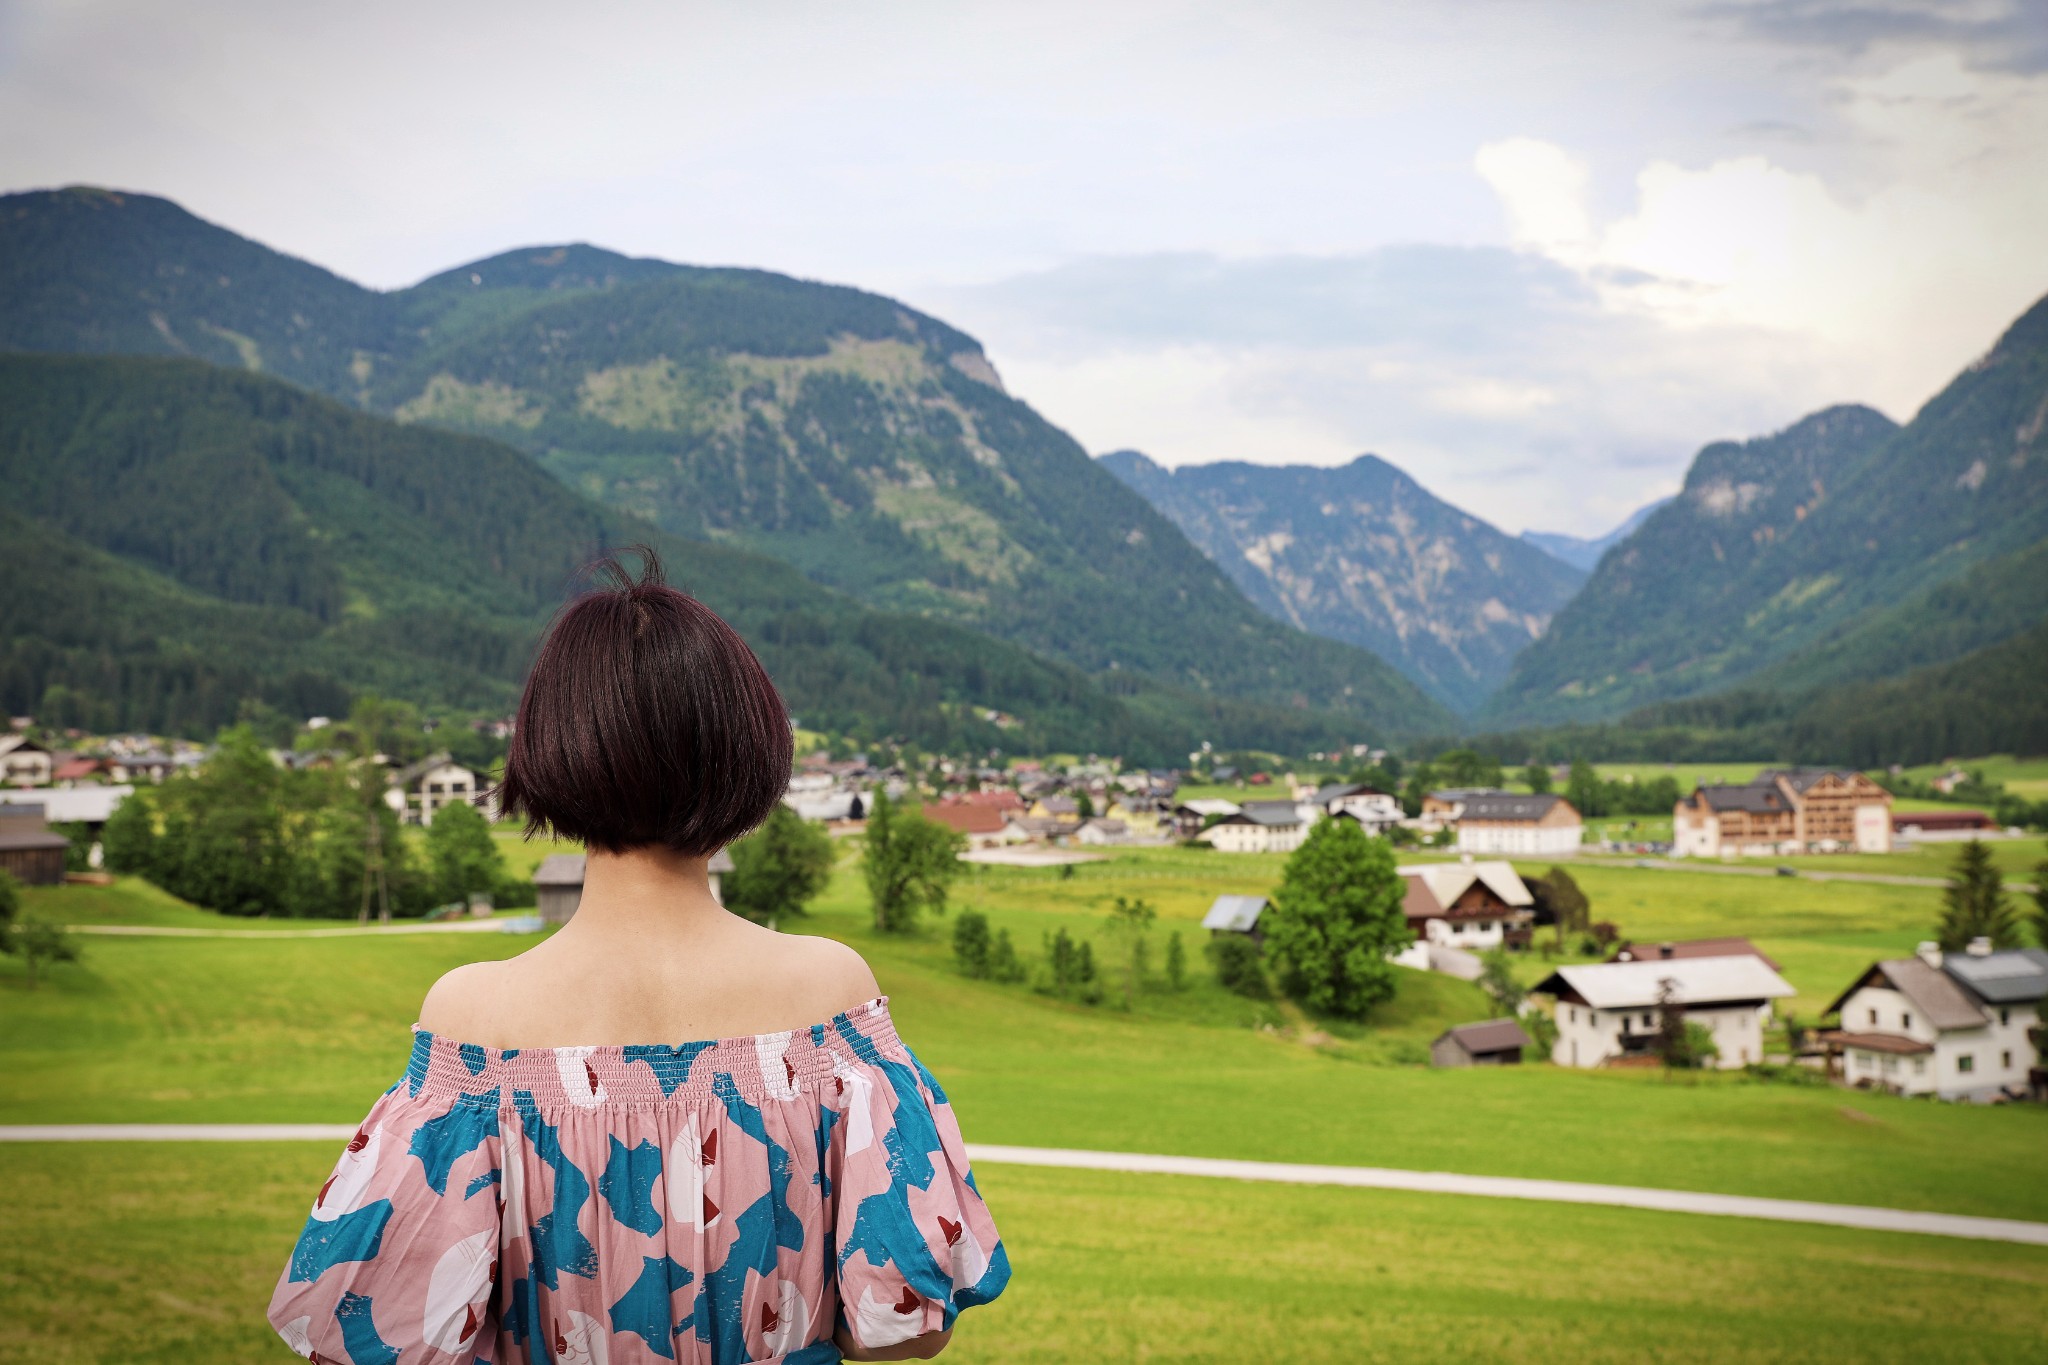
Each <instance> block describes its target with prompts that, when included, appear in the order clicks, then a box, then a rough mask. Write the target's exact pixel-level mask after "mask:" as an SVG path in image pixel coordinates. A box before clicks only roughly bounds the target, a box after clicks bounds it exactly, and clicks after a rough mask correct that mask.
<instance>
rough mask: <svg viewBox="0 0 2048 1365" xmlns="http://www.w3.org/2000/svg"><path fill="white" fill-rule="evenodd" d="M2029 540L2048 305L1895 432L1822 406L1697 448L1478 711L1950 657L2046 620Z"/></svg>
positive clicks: (2044, 499) (1873, 418)
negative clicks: (1800, 417) (1672, 490)
mask: <svg viewBox="0 0 2048 1365" xmlns="http://www.w3.org/2000/svg"><path fill="white" fill-rule="evenodd" d="M2044 540H2048V300H2044V301H2042V302H2041V303H2037V304H2036V305H2034V307H2032V308H2031V309H2029V310H2028V311H2027V313H2026V314H2025V315H2023V316H2022V317H2021V318H2020V319H2019V320H2018V321H2017V322H2015V323H2014V324H2013V325H2012V327H2011V328H2009V329H2008V330H2007V331H2006V333H2005V335H2004V336H2002V337H2000V338H1999V340H1998V342H1997V344H1996V345H1995V346H1993V347H1992V348H1991V349H1990V351H1989V352H1987V353H1986V354H1985V356H1984V357H1983V358H1982V359H1980V360H1978V361H1977V362H1976V363H1974V364H1973V365H1971V366H1970V368H1969V369H1967V370H1965V371H1964V372H1963V373H1962V374H1961V375H1958V376H1957V377H1956V379H1955V380H1954V381H1953V382H1952V383H1950V384H1949V386H1948V387H1947V388H1946V389H1944V390H1943V391H1942V392H1941V393H1940V394H1938V395H1937V396H1936V397H1935V398H1933V399H1932V400H1930V401H1929V402H1928V404H1927V405H1926V407H1924V408H1922V409H1921V411H1920V412H1919V413H1918V414H1917V415H1916V416H1915V417H1914V418H1913V420H1912V421H1911V422H1910V423H1909V424H1907V425H1906V426H1905V427H1903V428H1899V429H1896V430H1892V429H1890V425H1889V423H1887V422H1886V421H1885V419H1883V418H1882V417H1880V416H1879V415H1878V414H1876V413H1873V412H1870V411H1869V410H1868V409H1856V408H1835V409H1830V410H1829V411H1827V412H1824V413H1819V414H1816V415H1815V416H1813V417H1809V418H1807V419H1806V420H1805V421H1803V422H1800V423H1798V424H1797V425H1795V426H1793V427H1792V428H1790V429H1788V430H1787V431H1785V432H1781V433H1779V434H1778V435H1776V436H1773V437H1768V438H1765V439H1763V440H1759V441H1752V442H1749V443H1747V444H1745V445H1741V446H1735V445H1718V446H1709V447H1708V448H1707V449H1706V450H1704V451H1702V452H1701V453H1700V455H1699V457H1698V459H1697V460H1695V462H1694V464H1693V468H1692V470H1691V471H1690V472H1689V473H1688V474H1687V476H1686V488H1685V492H1684V493H1683V494H1682V495H1681V496H1680V497H1679V498H1678V499H1677V500H1676V501H1675V502H1673V503H1672V504H1670V505H1668V506H1666V507H1664V508H1661V509H1660V510H1659V511H1658V512H1657V513H1656V514H1655V515H1653V516H1652V517H1651V518H1650V519H1649V520H1648V521H1647V522H1646V523H1644V525H1643V526H1642V527H1641V528H1640V529H1639V530H1638V531H1637V532H1636V533H1635V534H1634V535H1633V536H1632V537H1630V538H1629V539H1628V540H1627V541H1626V542H1624V543H1623V544H1622V545H1620V546H1619V547H1617V548H1616V549H1615V550H1614V551H1612V552H1610V553H1609V554H1608V556H1607V557H1606V559H1605V560H1604V561H1602V563H1601V565H1600V567H1599V569H1598V570H1597V571H1596V572H1595V573H1594V575H1593V577H1592V579H1591V580H1590V581H1589V582H1588V583H1587V585H1586V588H1585V590H1584V591H1583V592H1581V593H1580V595H1579V596H1578V597H1577V598H1576V599H1574V600H1573V602H1572V603H1571V605H1570V606H1568V607H1567V608H1566V609H1565V610H1564V611H1562V612H1560V613H1559V615H1558V618H1557V620H1556V622H1555V623H1554V625H1553V627H1552V629H1551V631H1550V633H1549V634H1548V635H1547V636H1546V637H1545V638H1544V639H1543V640H1541V641H1539V642H1538V643H1537V644H1536V645H1535V646H1533V647H1531V648H1530V649H1529V650H1528V651H1527V652H1526V653H1524V654H1523V655H1522V657H1521V659H1520V660H1518V661H1517V663H1516V667H1515V671H1514V674H1513V675H1512V676H1511V677H1510V679H1509V680H1508V683H1507V684H1506V686H1505V687H1504V688H1503V690H1502V692H1501V694H1500V696H1499V697H1498V698H1497V699H1496V701H1495V702H1494V704H1493V706H1492V707H1491V709H1490V713H1489V714H1490V715H1491V716H1492V717H1493V718H1495V719H1501V720H1509V719H1512V720H1522V721H1543V720H1568V719H1583V718H1596V717H1600V716H1612V715H1616V714H1619V713H1621V712H1624V711H1627V710H1629V709H1631V708H1632V707H1636V706H1640V705H1642V704H1644V703H1647V702H1652V701H1655V700H1658V699H1662V698H1674V697H1683V696H1690V695H1697V694H1700V693H1705V692H1711V691H1719V690H1723V689H1726V688H1729V687H1732V686H1736V685H1744V686H1750V685H1754V686H1762V687H1771V688H1774V689H1776V688H1783V687H1787V686H1797V685H1799V684H1801V683H1812V682H1819V681H1823V680H1829V679H1869V678H1880V677H1892V676H1896V674H1897V672H1898V671H1899V669H1900V667H1901V666H1902V665H1911V664H1932V663H1943V662H1947V661H1949V660H1953V659H1956V658H1958V657H1960V656H1961V655H1963V654H1966V653H1968V652H1970V651H1972V650H1974V649H1978V648H1982V647H1986V646H1990V645H1994V644H1997V643H1998V642H2000V641H2002V640H2006V639H2010V638H2012V637H2013V636H2015V635H2017V634H2018V633H2019V632H2020V631H2021V630H2024V629H2026V628H2027V627H2030V626H2033V625H2035V624H2038V623H2039V622H2040V621H2041V620H2042V619H2043V612H2042V611H2041V599H2040V589H2039V586H2038V584H2039V582H2040V581H2041V577H2042V575H2041V572H2040V566H2041V561H2040V554H2039V546H2040V545H2041V544H2042V542H2043V541H2044Z"/></svg>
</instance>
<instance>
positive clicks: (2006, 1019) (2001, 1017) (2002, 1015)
mask: <svg viewBox="0 0 2048 1365" xmlns="http://www.w3.org/2000/svg"><path fill="white" fill-rule="evenodd" d="M1998 1022H1999V1023H2001V1024H2010V1023H2011V1022H2012V1011H2011V1010H2000V1011H1999V1012H1998Z"/></svg>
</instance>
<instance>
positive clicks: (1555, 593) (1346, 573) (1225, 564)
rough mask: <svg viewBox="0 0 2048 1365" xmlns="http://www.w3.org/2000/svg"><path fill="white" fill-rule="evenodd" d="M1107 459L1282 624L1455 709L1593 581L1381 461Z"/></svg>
mask: <svg viewBox="0 0 2048 1365" xmlns="http://www.w3.org/2000/svg"><path fill="white" fill-rule="evenodd" d="M1098 463H1100V464H1101V465H1102V466H1103V467H1104V468H1106V469H1108V470H1109V471H1110V472H1111V473H1113V474H1115V475H1116V476H1117V477H1118V478H1119V479H1121V480H1123V482H1124V483H1126V484H1127V485H1129V486H1130V487H1132V488H1133V489H1135V490H1137V491H1138V492H1139V493H1141V494H1143V495H1144V496H1145V498H1146V499H1147V500H1148V501H1149V502H1151V503H1152V504H1153V506H1155V507H1157V508H1158V509H1159V510H1160V511H1161V512H1163V513H1164V514H1166V516H1167V517H1168V518H1169V519H1171V520H1172V521H1173V522H1175V524H1177V525H1178V526H1179V527H1180V529H1181V530H1182V532H1183V533H1185V534H1186V535H1187V537H1188V538H1189V539H1190V540H1192V541H1193V542H1194V543H1195V545H1196V546H1197V547H1198V548H1200V549H1201V550H1202V551H1203V552H1204V553H1205V554H1207V555H1208V556H1209V557H1210V559H1211V560H1213V561H1214V562H1215V563H1216V564H1217V565H1218V566H1219V567H1221V568H1222V569H1223V570H1224V572H1225V573H1226V574H1228V575H1229V576H1230V578H1231V580H1232V581H1233V582H1235V583H1236V584H1237V586H1238V587H1239V589H1240V590H1241V591H1243V592H1244V594H1245V595H1246V596H1247V597H1248V598H1250V599H1251V600H1252V602H1253V603H1254V604H1255V605H1257V606H1259V607H1260V608H1261V609H1262V610H1264V611H1265V612H1266V613H1267V614H1268V615H1271V616H1273V617H1274V618H1276V619H1278V620H1283V621H1286V622H1288V623H1289V624H1290V625H1294V626H1297V627H1299V628H1301V629H1304V630H1310V631H1313V632H1315V633H1316V634H1319V635H1324V636H1327V637H1329V638H1333V639H1339V640H1344V641H1346V642H1347V643H1351V644H1355V645H1359V646H1360V647H1362V648H1366V649H1370V650H1372V651H1373V652H1374V653H1376V654H1378V655H1379V656H1380V657H1382V658H1385V659H1388V660H1390V661H1392V662H1393V663H1394V664H1395V666H1396V667H1398V668H1400V669H1401V670H1402V671H1403V672H1404V673H1406V674H1407V675H1408V677H1409V678H1410V679H1412V680H1413V681H1415V682H1417V683H1418V684H1419V685H1421V686H1423V687H1424V688H1425V689H1427V690H1428V691H1430V693H1431V695H1433V696H1434V697H1436V698H1437V700H1439V701H1441V702H1443V703H1444V704H1445V705H1447V706H1450V707H1451V708H1452V709H1454V710H1457V711H1461V712H1469V711H1471V710H1472V709H1474V708H1475V707H1477V706H1478V705H1479V704H1480V702H1481V701H1483V699H1484V698H1485V696H1486V694H1487V693H1488V692H1489V691H1490V690H1491V688H1492V686H1493V685H1494V684H1496V683H1497V682H1498V681H1499V680H1500V679H1501V678H1502V677H1504V676H1505V675H1506V672H1507V668H1508V665H1509V662H1510V661H1511V660H1512V659H1513V658H1514V656H1515V654H1516V653H1517V652H1519V651H1520V650H1521V649H1522V648H1523V647H1525V646H1526V645H1527V644H1528V643H1529V642H1530V641H1531V640H1533V639H1535V638H1536V637H1537V636H1539V635H1541V634H1542V633H1543V630H1544V628H1545V627H1546V626H1547V624H1548V622H1549V620H1550V617H1551V615H1552V614H1553V613H1554V612H1556V611H1557V610H1558V609H1559V608H1560V607H1561V606H1563V605H1564V603H1565V602H1566V601H1567V600H1569V598H1570V596H1571V594H1572V593H1573V592H1574V591H1576V590H1577V588H1578V586H1579V584H1580V583H1581V582H1583V581H1584V575H1583V574H1582V573H1580V572H1579V571H1578V570H1576V569H1573V568H1571V567H1570V566H1569V565H1566V564H1563V563H1561V562H1559V561H1558V560H1557V559H1555V558H1554V557H1553V556H1551V555H1548V554H1546V553H1544V552H1543V551H1542V550H1541V549H1540V548H1538V547H1536V546H1533V545H1529V544H1527V543H1526V542H1523V541H1520V540H1518V539H1516V538H1515V537H1513V536H1509V535H1507V534H1506V533H1505V532H1503V531H1500V530H1499V529H1498V528H1496V527H1494V526H1492V525H1490V524H1489V523H1487V522H1486V521H1484V520H1483V519H1481V518H1479V517H1475V516H1473V515H1472V514H1471V513H1469V512H1465V511H1463V510H1462V509H1459V508H1457V507H1454V506H1452V505H1451V504H1450V503H1447V502H1445V501H1443V500H1442V499H1440V498H1438V497H1436V496H1435V495H1433V494H1432V493H1430V492H1429V491H1428V490H1427V489H1426V488H1424V487H1423V486H1422V485H1421V484H1420V483H1418V482H1417V481H1416V480H1415V479H1413V478H1412V477H1410V476H1409V475H1408V474H1407V473H1406V472H1405V471H1404V470H1402V469H1401V468H1400V467H1399V466H1397V465H1394V464H1392V463H1390V462H1388V461H1386V460H1384V459H1382V458H1380V457H1379V456H1377V455H1370V454H1367V455H1360V456H1358V457H1357V458H1355V459H1353V460H1351V461H1349V462H1348V463H1346V464H1343V465H1337V466H1329V467H1325V466H1315V465H1256V464H1250V463H1246V462H1244V461H1229V460H1226V461H1220V462H1217V463H1213V464H1202V465H1183V466H1180V467H1178V468H1175V469H1171V470H1169V469H1166V468H1164V467H1162V466H1160V465H1159V464H1157V463H1156V462H1154V461H1153V460H1151V459H1150V458H1148V457H1147V456H1145V455H1143V454H1141V453H1140V452H1138V451H1134V450H1123V451H1112V452H1110V453H1108V454H1106V455H1102V456H1100V457H1098Z"/></svg>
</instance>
